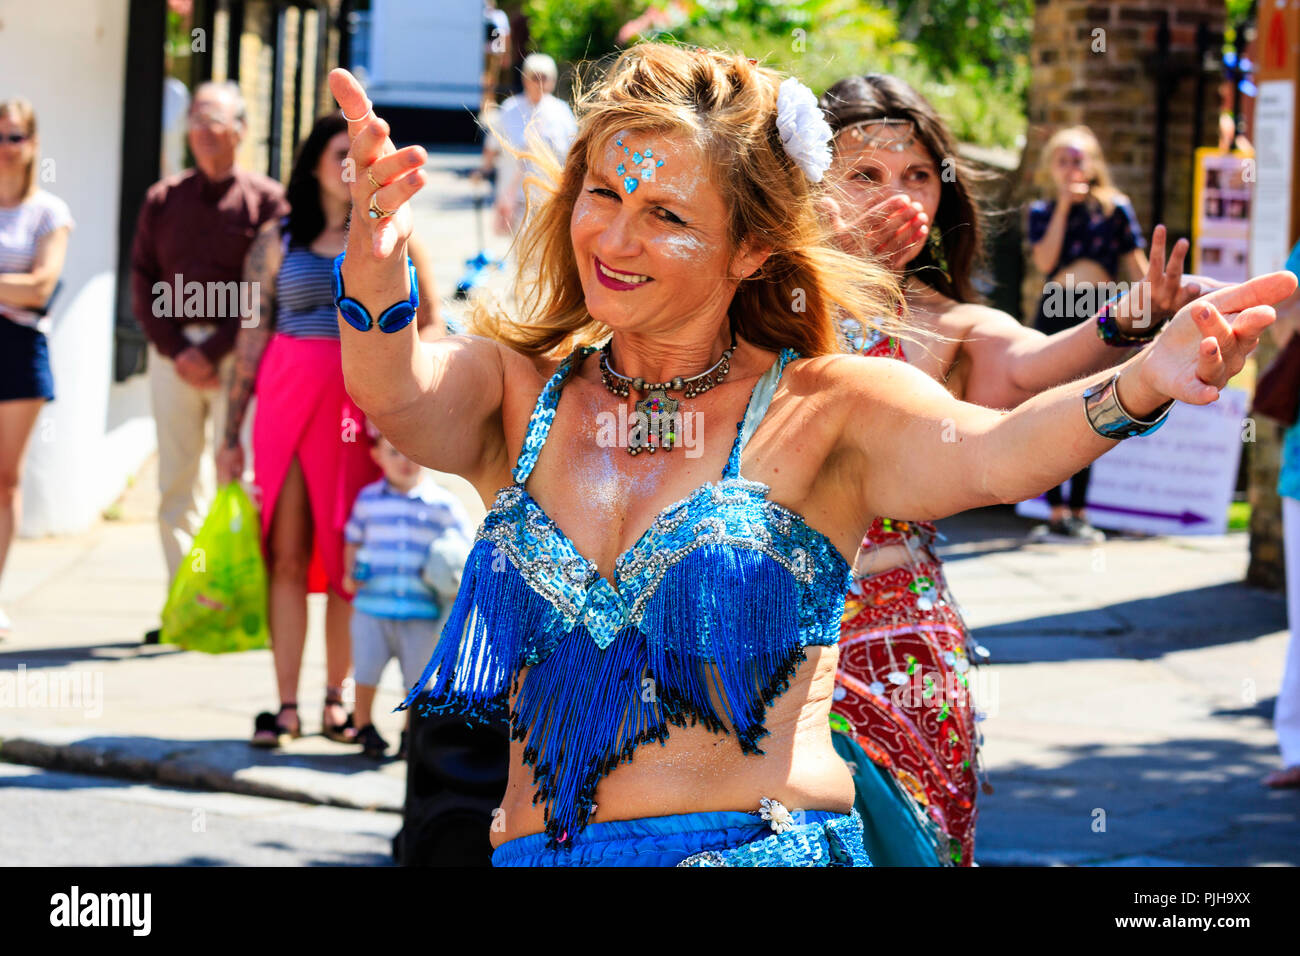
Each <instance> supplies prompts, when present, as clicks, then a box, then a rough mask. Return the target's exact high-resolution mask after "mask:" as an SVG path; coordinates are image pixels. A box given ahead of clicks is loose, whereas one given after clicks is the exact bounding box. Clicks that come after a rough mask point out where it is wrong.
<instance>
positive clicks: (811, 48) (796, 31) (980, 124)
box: [660, 0, 1029, 149]
mask: <svg viewBox="0 0 1300 956" xmlns="http://www.w3.org/2000/svg"><path fill="white" fill-rule="evenodd" d="M700 7H702V8H704V10H705V14H706V15H704V16H700V17H699V18H697V19H696V20H695V21H693V22H692V23H690V24H688V25H687V26H685V27H682V28H680V29H678V30H675V31H673V34H672V36H673V37H674V38H677V39H680V40H682V41H683V42H688V43H691V44H698V45H699V46H706V47H713V48H725V49H732V50H738V51H742V52H744V53H745V54H746V55H747V56H752V57H756V58H758V59H760V60H761V61H762V62H763V64H764V65H765V66H770V67H772V68H774V69H778V70H781V71H782V72H786V73H790V74H792V75H794V76H797V77H799V79H801V80H803V82H805V83H807V84H808V85H809V86H810V87H812V89H813V90H814V91H815V92H817V93H821V92H822V91H823V90H825V89H826V88H827V87H829V86H830V85H831V84H833V83H835V82H836V81H837V80H840V79H843V78H844V77H846V76H850V75H852V74H855V73H890V74H893V75H895V76H898V77H900V78H901V79H903V80H906V81H907V82H908V83H910V84H911V85H912V86H914V87H916V88H917V89H918V90H920V91H921V93H922V94H923V95H924V96H925V97H926V98H927V99H928V100H930V102H931V103H933V104H934V106H935V108H936V109H937V110H938V111H939V113H940V115H941V116H943V117H944V119H945V120H947V121H948V124H949V126H950V127H951V128H952V131H953V134H954V135H955V136H956V137H957V138H958V139H959V140H962V141H964V142H970V143H976V144H978V145H981V146H1001V147H1004V148H1009V149H1013V148H1016V147H1017V145H1018V144H1017V140H1018V137H1020V136H1021V135H1023V133H1024V131H1025V126H1026V115H1025V114H1026V110H1027V102H1026V96H1027V90H1028V83H1029V57H1028V54H1027V52H1026V53H1025V54H1024V55H1021V56H1019V57H1016V58H1013V59H1012V60H1011V61H1010V62H1008V63H1004V64H1002V65H1001V67H1000V68H999V69H998V70H991V69H989V68H987V67H985V66H983V65H981V64H979V63H975V62H967V63H965V64H962V65H961V66H959V67H958V68H957V69H956V71H955V72H949V73H945V72H943V71H940V70H938V69H936V68H935V67H933V66H931V65H929V63H928V61H927V58H926V57H924V56H922V55H920V50H919V47H918V45H917V44H916V43H912V42H908V41H906V40H904V39H902V38H901V36H900V32H899V28H898V25H897V24H896V23H895V21H894V19H893V16H892V14H891V13H890V11H889V10H888V9H885V8H883V7H881V6H879V5H877V4H875V3H870V2H861V0H782V2H780V3H770V2H769V3H756V2H754V0H710V2H704V3H701V4H700ZM723 7H726V8H731V9H734V10H735V14H736V15H734V16H721V15H720V13H719V9H720V8H723ZM742 13H745V14H749V13H752V14H753V16H752V19H751V18H747V17H742V16H741V15H740V14H742ZM660 38H661V39H662V38H663V37H660Z"/></svg>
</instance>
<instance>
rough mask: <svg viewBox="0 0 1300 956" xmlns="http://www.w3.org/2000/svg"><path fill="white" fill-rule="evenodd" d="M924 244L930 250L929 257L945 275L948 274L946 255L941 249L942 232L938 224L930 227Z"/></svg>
mask: <svg viewBox="0 0 1300 956" xmlns="http://www.w3.org/2000/svg"><path fill="white" fill-rule="evenodd" d="M926 245H927V246H928V247H929V250H930V258H931V259H933V260H934V264H935V265H936V266H937V267H938V268H939V271H940V272H942V273H943V274H944V275H945V276H947V275H948V257H947V255H945V253H944V250H943V233H941V232H940V231H939V227H938V226H931V227H930V235H929V237H928V238H927V239H926ZM950 278H951V277H950Z"/></svg>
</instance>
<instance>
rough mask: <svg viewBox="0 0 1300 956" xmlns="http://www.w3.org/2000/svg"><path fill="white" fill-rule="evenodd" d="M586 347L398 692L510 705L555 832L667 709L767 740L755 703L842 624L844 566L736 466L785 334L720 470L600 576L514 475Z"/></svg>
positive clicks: (531, 457)
mask: <svg viewBox="0 0 1300 956" xmlns="http://www.w3.org/2000/svg"><path fill="white" fill-rule="evenodd" d="M595 350H596V349H595V348H594V347H592V346H581V347H579V348H577V349H574V351H573V352H571V353H570V354H569V355H568V356H567V357H566V358H565V359H564V361H563V362H561V363H560V365H559V367H558V368H557V369H556V371H555V374H554V375H552V376H551V378H550V380H549V381H548V382H547V383H546V385H545V387H544V388H543V389H542V393H541V395H540V396H538V399H537V404H536V406H535V408H534V409H533V414H532V417H531V418H530V419H529V423H528V432H527V435H526V437H525V439H524V443H523V448H522V450H521V451H520V455H519V460H518V462H517V463H516V464H515V467H514V471H513V477H514V484H512V485H507V486H506V487H505V488H502V489H501V491H500V492H498V493H497V497H496V501H495V502H494V503H493V505H492V508H491V510H490V511H488V514H487V517H486V518H485V519H484V521H483V524H482V525H481V526H480V527H479V530H478V533H477V534H476V535H475V538H474V546H473V548H472V549H471V551H470V554H469V559H468V561H467V563H466V565H465V571H464V575H463V577H462V583H461V587H460V593H459V594H458V595H457V598H456V602H455V604H454V605H453V607H452V610H451V612H450V613H449V615H448V618H447V622H446V624H445V625H444V626H443V630H442V636H441V639H440V640H439V642H438V646H437V647H436V649H435V650H434V653H433V657H432V658H431V659H430V661H429V663H428V665H427V666H426V667H425V669H424V673H423V674H422V675H421V676H420V679H419V681H418V682H417V683H416V684H415V686H414V687H413V688H412V689H411V692H410V694H409V695H408V696H407V698H406V700H405V701H404V702H403V703H402V705H401V708H405V707H408V706H410V705H411V704H412V703H413V702H414V701H415V700H416V698H417V696H419V695H420V692H421V691H427V694H428V697H427V699H426V702H425V706H424V711H425V712H426V713H429V712H437V713H456V714H462V715H464V716H466V717H467V718H470V719H474V720H479V721H490V720H495V719H500V718H501V717H503V716H505V715H506V714H507V713H508V714H509V717H510V725H511V726H510V736H511V739H512V740H520V741H523V742H524V754H523V759H524V762H525V763H527V764H529V765H530V766H532V767H533V783H534V784H535V785H536V786H537V788H538V789H537V793H536V794H535V796H534V798H533V802H534V804H536V803H539V802H541V803H544V805H545V818H546V833H547V835H548V837H549V840H548V846H550V847H552V848H558V847H564V846H566V845H571V843H572V837H573V836H574V835H576V834H577V833H579V832H580V831H581V830H582V829H583V828H584V827H585V826H586V825H587V823H588V821H589V818H590V816H591V814H592V810H593V800H594V798H595V793H596V786H597V784H598V783H599V781H600V779H601V778H602V777H603V776H605V775H606V774H608V773H610V772H611V771H612V770H613V769H614V768H615V767H617V766H618V765H619V764H620V763H622V762H624V761H630V760H631V759H632V756H633V754H634V752H635V751H636V748H637V747H639V746H640V745H641V744H644V743H646V742H648V741H653V740H657V741H659V742H660V743H663V742H664V741H665V740H667V737H668V727H669V726H670V725H673V726H678V727H683V726H686V725H688V724H690V725H692V726H693V725H695V724H696V723H700V724H703V726H704V727H706V728H707V729H708V730H710V731H712V732H715V733H731V732H733V731H734V732H735V734H736V736H737V739H738V740H739V743H740V747H741V750H742V752H744V753H754V754H761V753H763V751H762V750H761V749H760V748H759V746H758V743H757V742H758V740H759V739H760V738H762V737H763V736H765V735H766V734H767V733H768V731H767V729H766V728H765V727H764V726H763V718H764V713H765V711H766V708H767V706H768V705H769V704H770V703H771V702H772V701H773V700H774V699H775V698H776V697H777V696H778V695H780V694H781V693H782V692H783V691H784V690H785V689H786V688H787V686H788V685H789V681H790V678H791V677H792V676H793V674H794V672H795V670H796V669H797V668H798V666H799V664H800V662H802V661H803V660H805V659H806V653H805V651H804V648H805V647H806V646H807V645H810V644H813V645H827V644H834V643H835V642H836V641H837V640H838V639H839V636H840V618H841V616H842V614H843V612H844V596H845V594H846V593H847V592H848V589H849V585H850V584H851V583H852V572H851V568H850V566H849V564H848V562H846V561H845V560H844V557H843V555H841V554H840V553H839V551H837V550H836V549H835V546H834V545H832V544H831V542H830V541H829V540H828V539H827V538H826V536H825V535H823V534H822V533H821V532H819V531H815V530H813V529H812V528H810V527H809V526H808V525H807V524H805V523H804V520H803V518H802V517H800V516H799V515H798V514H796V513H795V512H793V511H790V510H789V509H788V508H784V507H782V506H781V505H779V504H777V503H776V502H774V501H770V500H768V497H767V495H768V491H769V489H768V486H767V485H765V484H762V483H760V482H756V481H749V480H747V479H745V478H742V477H741V475H740V456H741V451H742V450H743V448H744V446H745V443H746V442H747V441H748V440H749V437H750V436H751V435H752V434H753V433H754V430H755V429H756V428H757V426H758V423H759V421H760V420H761V419H762V418H763V415H764V414H765V413H766V411H767V406H768V403H769V402H770V401H771V398H772V395H773V393H774V392H775V390H776V384H777V381H778V380H779V379H780V376H781V372H782V370H783V369H784V368H785V366H786V363H788V362H789V361H790V360H791V359H794V358H797V357H798V354H797V353H796V352H794V351H793V350H791V349H785V350H783V351H782V352H781V353H780V356H779V358H778V359H777V361H776V362H774V363H773V364H772V367H771V368H770V369H769V370H768V371H767V372H765V373H764V374H763V375H762V376H761V377H760V379H759V381H758V383H757V384H756V385H755V387H754V391H753V393H752V394H751V395H750V398H749V403H748V405H747V406H746V410H745V416H744V418H743V419H742V421H740V422H738V423H737V428H738V431H737V435H736V439H735V442H734V443H733V444H732V448H731V454H730V457H729V458H728V459H727V465H726V468H725V470H724V472H723V476H722V478H721V480H719V481H715V482H708V483H706V484H704V485H702V486H700V487H699V488H697V489H695V491H693V492H692V493H691V494H689V495H687V496H686V497H685V498H683V499H681V500H680V501H678V502H676V503H674V504H671V505H669V506H668V507H667V508H664V509H663V510H662V511H660V512H659V514H658V515H657V516H656V517H655V520H654V521H653V522H652V523H651V525H650V527H649V528H647V529H646V531H645V533H644V534H643V535H641V537H640V538H639V539H638V540H637V541H636V543H635V544H633V545H632V547H631V548H629V549H628V550H627V551H625V552H624V553H623V554H621V555H619V557H618V559H617V561H616V562H615V567H614V583H613V584H611V583H610V582H609V581H608V580H606V579H605V578H604V577H602V576H601V575H600V574H599V573H598V572H597V570H596V567H595V565H594V564H593V563H592V562H591V561H589V560H587V559H586V558H584V557H583V556H582V555H581V554H579V553H578V550H577V548H575V547H574V545H573V542H572V541H570V540H569V538H568V537H567V536H565V534H564V532H562V531H561V530H560V529H559V527H558V526H557V525H556V524H555V522H554V521H552V520H551V518H550V517H549V516H548V515H547V514H546V512H545V511H543V510H542V508H541V507H540V506H539V505H538V504H537V502H536V501H534V500H533V498H532V496H531V495H530V494H529V493H528V490H527V488H526V487H525V486H526V483H527V481H528V476H529V474H530V473H531V471H532V470H533V466H534V465H535V464H536V463H537V458H538V455H539V454H540V453H541V450H542V446H543V444H544V443H545V442H546V436H547V433H548V432H549V430H550V426H551V422H552V421H553V420H554V418H555V410H556V407H557V406H558V404H559V400H560V391H561V389H562V388H563V385H564V382H565V381H566V380H567V378H568V377H569V376H570V374H571V373H572V372H573V371H574V370H575V369H576V368H577V367H578V366H579V365H580V364H581V362H582V360H583V359H585V358H586V357H587V356H588V355H590V354H591V353H592V352H594V351H595ZM525 667H527V668H529V670H528V673H527V674H526V675H524V678H523V681H522V682H521V681H520V680H519V673H520V671H521V669H523V668H525ZM430 678H432V680H431V681H430ZM521 683H522V686H521ZM426 684H427V685H428V686H427V688H426ZM515 695H517V696H515ZM511 696H514V698H515V699H514V709H513V711H510V710H509V699H510V697H511ZM399 709H400V708H399Z"/></svg>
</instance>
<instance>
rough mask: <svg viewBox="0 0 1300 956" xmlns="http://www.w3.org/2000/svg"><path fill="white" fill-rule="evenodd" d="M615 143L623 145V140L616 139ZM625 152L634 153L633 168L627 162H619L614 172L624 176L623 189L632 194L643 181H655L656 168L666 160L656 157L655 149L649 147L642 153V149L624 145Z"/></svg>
mask: <svg viewBox="0 0 1300 956" xmlns="http://www.w3.org/2000/svg"><path fill="white" fill-rule="evenodd" d="M614 145H615V146H623V141H622V140H621V139H617V140H615V141H614ZM623 152H625V153H628V152H631V153H632V168H631V169H629V168H628V166H627V164H626V163H619V164H618V166H617V167H616V168H615V169H614V172H615V173H617V174H618V175H619V176H621V177H622V178H623V191H624V192H626V193H627V194H628V195H629V196H630V195H632V193H634V192H636V188H637V186H639V185H641V183H643V182H653V181H654V178H655V169H656V168H657V167H659V166H662V165H663V164H664V161H663V160H662V159H659V160H656V159H655V158H654V150H653V149H647V150H646V151H645V153H644V154H642V152H641V151H640V150H637V151H635V152H633V151H632V150H631V149H630V148H629V147H627V146H623ZM638 173H639V175H638Z"/></svg>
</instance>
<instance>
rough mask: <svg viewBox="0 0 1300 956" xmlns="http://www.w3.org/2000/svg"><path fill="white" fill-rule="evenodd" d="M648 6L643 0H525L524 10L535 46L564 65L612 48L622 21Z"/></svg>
mask: <svg viewBox="0 0 1300 956" xmlns="http://www.w3.org/2000/svg"><path fill="white" fill-rule="evenodd" d="M649 7H650V3H648V2H647V0H526V2H525V3H524V13H525V14H526V15H527V17H528V31H529V35H530V36H531V37H532V42H533V44H534V45H535V46H536V48H537V49H538V50H540V51H541V52H543V53H549V54H550V55H551V56H552V57H554V58H555V61H556V62H557V63H560V64H564V63H574V62H577V61H579V60H594V59H597V58H599V57H601V56H604V55H605V54H606V53H609V52H611V51H613V50H615V49H616V48H617V39H618V31H619V30H620V29H622V27H623V24H625V23H627V22H628V21H629V20H632V19H634V18H635V17H637V16H640V15H641V14H642V13H644V12H645V11H646V9H647V8H649Z"/></svg>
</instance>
